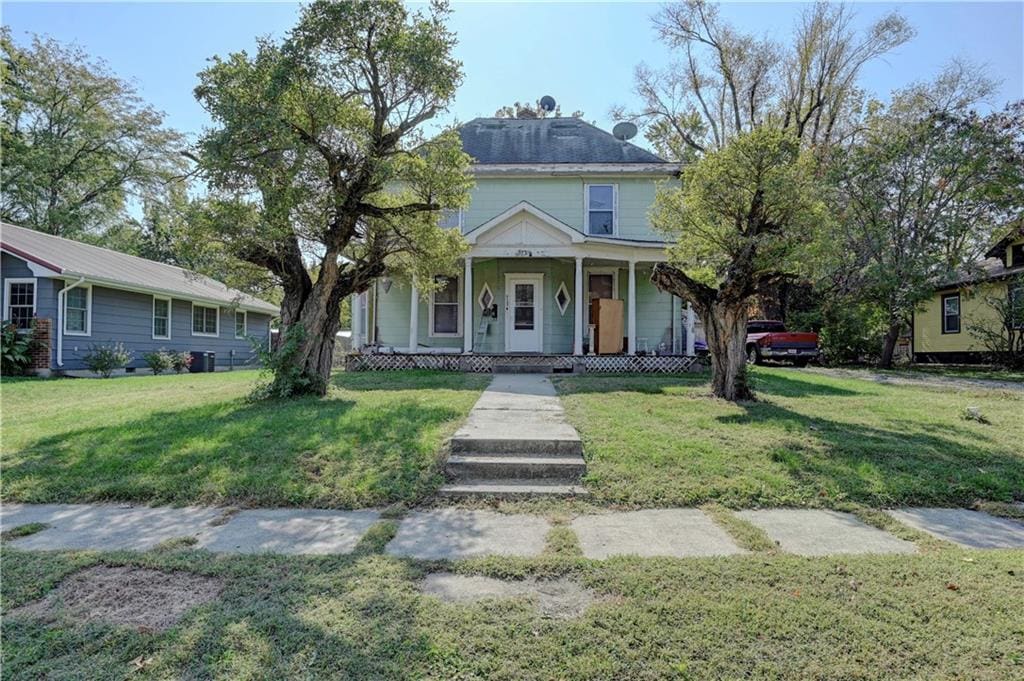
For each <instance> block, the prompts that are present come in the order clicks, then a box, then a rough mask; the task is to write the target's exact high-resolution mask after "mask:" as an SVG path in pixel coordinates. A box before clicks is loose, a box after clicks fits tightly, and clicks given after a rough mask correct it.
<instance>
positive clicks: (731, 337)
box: [701, 302, 754, 401]
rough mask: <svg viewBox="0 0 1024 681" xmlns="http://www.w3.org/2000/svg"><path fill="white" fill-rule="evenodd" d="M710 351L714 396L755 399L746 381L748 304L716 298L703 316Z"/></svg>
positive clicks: (734, 399)
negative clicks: (738, 303)
mask: <svg viewBox="0 0 1024 681" xmlns="http://www.w3.org/2000/svg"><path fill="white" fill-rule="evenodd" d="M701 319H702V320H703V321H704V334H705V336H707V341H708V352H709V353H710V355H711V388H712V392H714V394H715V397H721V398H722V399H726V400H732V401H736V400H752V399H754V393H753V391H752V390H751V389H750V385H749V383H747V308H746V305H743V304H740V305H736V304H735V303H733V304H725V303H721V302H715V303H714V304H712V305H711V309H710V310H708V312H707V313H705V314H704V315H702V316H701Z"/></svg>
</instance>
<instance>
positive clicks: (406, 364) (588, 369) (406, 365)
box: [344, 354, 699, 374]
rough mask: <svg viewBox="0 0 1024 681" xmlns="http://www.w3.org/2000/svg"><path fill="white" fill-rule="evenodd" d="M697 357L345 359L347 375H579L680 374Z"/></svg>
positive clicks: (385, 356) (690, 367)
mask: <svg viewBox="0 0 1024 681" xmlns="http://www.w3.org/2000/svg"><path fill="white" fill-rule="evenodd" d="M698 362H699V360H698V358H697V357H678V356H672V357H655V356H630V355H586V356H583V357H573V356H571V355H532V356H515V355H433V354H421V355H399V354H394V355H392V354H380V355H359V354H352V355H347V356H346V357H345V362H344V364H345V370H346V371H401V370H403V369H433V370H435V371H462V372H470V373H484V374H486V373H491V372H493V371H494V367H495V366H498V367H510V366H511V367H515V366H530V367H536V366H550V367H551V368H552V369H553V370H559V371H576V372H579V373H606V374H607V373H614V374H633V373H635V374H681V373H685V372H687V371H692V370H693V369H695V368H697V366H699V364H698Z"/></svg>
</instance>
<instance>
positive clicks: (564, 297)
mask: <svg viewBox="0 0 1024 681" xmlns="http://www.w3.org/2000/svg"><path fill="white" fill-rule="evenodd" d="M571 302H572V298H570V297H569V289H567V288H566V287H565V282H564V281H563V282H562V285H561V286H559V287H558V293H556V294H555V303H557V304H558V311H559V312H561V313H562V314H563V315H564V314H565V311H566V309H567V308H568V307H569V303H571Z"/></svg>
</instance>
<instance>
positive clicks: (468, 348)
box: [462, 255, 475, 352]
mask: <svg viewBox="0 0 1024 681" xmlns="http://www.w3.org/2000/svg"><path fill="white" fill-rule="evenodd" d="M463 283H464V285H463V289H464V290H463V294H462V308H463V316H462V320H463V321H462V351H463V352H473V336H474V335H475V334H474V329H473V307H474V306H475V303H474V301H473V258H472V257H471V256H468V255H467V256H466V272H465V275H464V276H463Z"/></svg>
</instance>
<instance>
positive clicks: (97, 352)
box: [82, 343, 132, 378]
mask: <svg viewBox="0 0 1024 681" xmlns="http://www.w3.org/2000/svg"><path fill="white" fill-rule="evenodd" d="M82 361H83V362H85V366H87V367H89V371H91V372H93V373H94V374H99V375H100V376H102V377H103V378H110V375H111V374H112V373H114V371H115V370H116V369H123V368H124V367H126V366H128V363H129V362H131V361H132V353H131V352H130V351H129V350H128V349H126V348H125V347H124V343H114V344H113V345H90V346H89V352H87V353H85V356H84V357H82Z"/></svg>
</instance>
